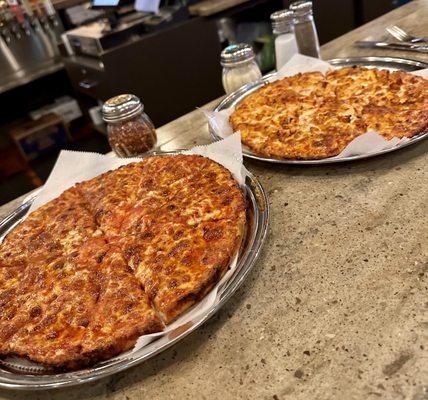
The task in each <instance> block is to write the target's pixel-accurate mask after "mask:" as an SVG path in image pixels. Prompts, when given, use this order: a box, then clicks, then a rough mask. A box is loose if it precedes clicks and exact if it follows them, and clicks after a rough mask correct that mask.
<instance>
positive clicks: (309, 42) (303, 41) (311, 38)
mask: <svg viewBox="0 0 428 400" xmlns="http://www.w3.org/2000/svg"><path fill="white" fill-rule="evenodd" d="M290 10H292V11H294V15H295V25H294V32H295V35H296V40H297V46H298V48H299V53H300V54H304V55H306V56H311V57H316V58H319V57H320V44H319V41H318V34H317V29H316V27H315V22H314V16H313V14H312V1H295V2H294V3H292V4H291V5H290Z"/></svg>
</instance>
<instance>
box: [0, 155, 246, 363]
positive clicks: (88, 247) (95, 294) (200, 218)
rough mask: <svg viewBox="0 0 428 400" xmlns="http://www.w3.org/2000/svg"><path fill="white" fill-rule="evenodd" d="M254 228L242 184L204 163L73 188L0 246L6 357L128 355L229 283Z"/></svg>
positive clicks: (128, 170)
mask: <svg viewBox="0 0 428 400" xmlns="http://www.w3.org/2000/svg"><path fill="white" fill-rule="evenodd" d="M245 221H246V203H245V199H244V196H243V194H242V191H241V190H240V188H239V186H238V184H237V182H236V181H235V180H234V179H233V177H232V176H231V174H230V172H229V171H228V170H226V169H225V168H224V167H222V166H220V165H219V164H217V163H215V162H213V161H211V160H209V159H207V158H204V157H200V156H185V155H178V156H164V157H150V158H147V159H145V160H144V161H142V162H139V163H133V164H129V165H127V166H124V167H121V168H119V169H118V170H115V171H110V172H108V173H105V174H103V175H100V176H98V177H96V178H94V179H92V180H89V181H86V182H83V183H79V184H77V185H75V186H74V187H72V188H70V189H68V190H66V191H65V192H64V193H62V194H61V196H59V197H58V198H56V199H54V200H52V201H50V202H49V203H47V204H45V205H43V206H42V207H40V208H39V209H37V210H36V211H34V212H33V213H31V214H30V215H29V216H28V218H27V219H26V220H25V221H23V222H22V223H21V224H20V225H18V226H17V227H16V228H15V229H14V230H13V231H12V232H11V233H10V234H9V235H8V236H7V237H6V238H5V240H4V241H3V243H2V244H1V245H0V355H1V356H9V355H15V356H21V357H25V358H27V359H29V360H32V361H35V362H39V363H42V364H44V365H48V366H52V367H57V368H66V369H75V368H79V367H83V366H86V365H90V364H94V363H95V362H97V361H100V360H103V359H108V358H110V357H112V356H114V355H117V354H119V353H121V352H123V351H125V350H127V349H130V348H131V347H132V346H133V345H134V344H135V342H136V340H137V338H138V337H139V336H141V335H144V334H148V333H153V332H159V331H162V330H163V328H164V326H165V325H166V324H169V323H171V322H172V321H173V320H174V319H176V318H177V317H178V316H179V315H180V314H182V313H183V312H184V311H186V310H187V309H188V308H189V307H191V306H192V305H194V304H195V303H196V302H197V301H198V300H199V299H201V298H202V297H203V296H204V295H205V294H206V293H207V292H208V291H209V290H210V289H211V288H212V287H213V286H214V285H215V284H216V283H217V282H218V281H219V279H220V278H221V277H222V276H223V274H224V273H225V271H226V270H227V268H228V266H229V263H230V261H231V260H232V258H233V257H234V255H235V254H236V252H237V250H238V247H239V245H240V242H241V239H242V236H243V231H244V225H245Z"/></svg>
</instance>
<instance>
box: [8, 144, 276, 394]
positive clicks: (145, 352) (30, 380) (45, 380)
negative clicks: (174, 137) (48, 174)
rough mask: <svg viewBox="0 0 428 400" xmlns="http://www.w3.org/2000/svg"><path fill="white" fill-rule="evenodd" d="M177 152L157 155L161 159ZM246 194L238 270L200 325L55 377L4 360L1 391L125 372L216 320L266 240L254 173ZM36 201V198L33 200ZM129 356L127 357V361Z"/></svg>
mask: <svg viewBox="0 0 428 400" xmlns="http://www.w3.org/2000/svg"><path fill="white" fill-rule="evenodd" d="M175 153H177V152H168V153H155V154H157V155H163V154H175ZM245 191H246V197H247V203H248V209H247V226H246V230H245V234H244V238H243V242H242V245H241V248H240V249H239V252H238V261H237V266H236V269H235V271H234V273H233V274H232V276H231V277H230V279H229V280H227V281H226V282H225V284H224V285H223V286H222V287H221V288H220V290H219V300H218V301H217V302H216V303H215V304H214V305H213V306H212V307H211V308H210V309H209V310H208V311H207V312H206V313H205V314H204V315H202V316H200V317H199V318H198V319H197V321H195V322H194V323H193V325H192V324H191V323H187V324H184V325H182V326H180V327H178V328H176V329H175V330H173V331H171V332H169V333H168V334H166V335H165V336H161V337H160V338H159V339H156V340H154V341H152V342H151V343H149V344H148V345H146V346H145V347H143V348H141V349H139V350H136V351H134V350H130V351H128V352H126V353H124V354H122V355H120V358H112V359H110V360H107V361H103V362H100V363H98V364H96V365H95V366H93V367H92V368H86V369H82V370H78V371H71V372H64V373H55V372H49V371H47V370H45V369H44V368H43V367H41V366H38V365H37V364H34V363H29V365H28V366H25V364H24V366H17V365H16V364H15V363H14V362H13V360H12V361H8V359H4V360H1V359H0V387H1V388H6V389H21V390H30V389H31V390H37V389H39V390H42V389H49V388H59V387H66V386H74V385H79V384H81V383H85V382H92V381H95V380H98V379H101V378H104V377H106V376H109V375H112V374H115V373H117V372H119V371H123V370H125V369H127V368H130V367H132V366H134V365H137V364H139V363H141V362H143V361H145V360H148V359H149V358H151V357H154V356H155V355H157V354H159V353H160V352H162V351H164V350H165V349H167V348H168V347H170V346H172V345H173V344H175V343H177V342H179V341H180V340H182V339H183V338H184V337H186V336H187V335H188V334H190V333H191V332H193V331H194V330H195V329H197V328H198V327H199V326H201V325H202V324H203V323H204V322H206V321H207V320H208V319H209V318H210V317H212V316H213V315H214V314H215V313H216V312H217V311H218V310H220V308H221V307H222V306H223V305H224V304H225V303H226V301H227V300H228V299H229V298H230V297H231V296H232V295H233V293H235V291H236V290H237V289H238V288H239V286H240V285H241V284H242V282H243V281H244V279H245V277H246V276H247V275H248V273H249V272H250V270H251V268H252V267H253V265H254V263H255V261H256V259H257V257H258V255H259V253H260V249H261V247H262V245H263V242H264V240H265V237H266V232H267V227H268V220H269V204H268V201H267V197H266V193H265V191H264V189H263V187H262V186H261V184H260V182H259V181H258V180H257V178H255V177H254V176H253V175H252V174H251V173H248V174H247V177H246V181H245ZM33 199H34V197H33ZM33 199H31V200H29V201H27V202H25V203H24V204H22V205H21V206H20V207H18V208H17V209H16V210H15V211H13V212H12V213H11V214H10V215H9V216H7V217H6V218H5V219H3V221H2V222H0V241H1V240H2V239H3V238H4V236H5V235H6V234H7V233H8V232H9V231H10V230H12V229H13V228H14V227H15V226H16V224H18V223H19V222H20V221H21V220H22V219H23V218H24V216H25V215H26V214H27V212H28V210H29V208H30V206H31V203H32V201H33ZM124 356H125V357H124Z"/></svg>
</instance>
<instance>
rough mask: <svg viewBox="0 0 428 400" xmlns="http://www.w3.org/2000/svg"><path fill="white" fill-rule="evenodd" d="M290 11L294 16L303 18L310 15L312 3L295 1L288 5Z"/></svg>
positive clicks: (303, 0) (304, 0)
mask: <svg viewBox="0 0 428 400" xmlns="http://www.w3.org/2000/svg"><path fill="white" fill-rule="evenodd" d="M290 10H292V11H294V14H295V15H296V16H298V17H299V16H303V15H306V14H310V13H312V1H306V0H302V1H295V2H294V3H291V4H290Z"/></svg>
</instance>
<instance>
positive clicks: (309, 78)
mask: <svg viewBox="0 0 428 400" xmlns="http://www.w3.org/2000/svg"><path fill="white" fill-rule="evenodd" d="M230 123H231V125H232V127H233V129H234V130H235V131H238V130H239V131H240V132H241V136H242V142H243V143H244V144H245V145H247V146H248V147H250V148H251V149H252V150H253V151H254V152H256V153H258V154H261V155H264V156H268V157H274V158H289V159H320V158H326V157H331V156H335V155H337V154H339V153H340V152H341V151H342V150H343V149H344V148H345V147H346V146H347V145H348V144H349V143H350V142H351V141H352V140H353V139H354V138H355V137H357V136H359V135H361V134H363V133H365V132H367V131H368V130H376V131H378V132H379V133H380V134H381V135H382V136H384V137H385V138H387V139H391V138H393V137H400V138H401V137H405V136H406V137H412V136H414V135H416V134H419V133H422V132H424V131H425V130H426V129H427V127H428V81H427V80H425V79H424V78H421V77H418V76H415V75H411V74H408V73H405V72H401V71H399V72H390V71H386V70H376V69H366V68H344V69H340V70H335V71H330V72H328V73H327V74H326V75H322V74H321V73H319V72H311V73H304V74H297V75H295V76H292V77H288V78H285V79H282V80H279V81H276V82H273V83H270V84H268V85H265V86H263V87H262V88H260V89H259V90H257V91H256V92H254V93H252V94H250V95H249V96H248V97H246V98H245V99H244V100H243V101H242V102H241V103H240V104H239V105H238V106H237V108H236V110H235V111H234V113H233V114H232V115H231V117H230Z"/></svg>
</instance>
